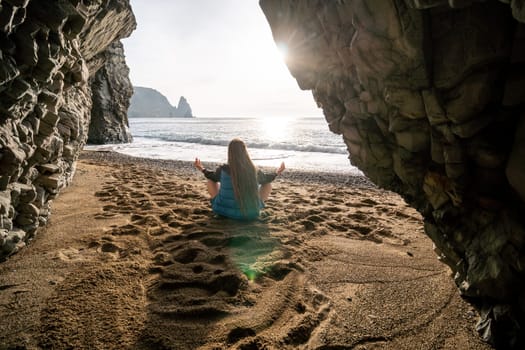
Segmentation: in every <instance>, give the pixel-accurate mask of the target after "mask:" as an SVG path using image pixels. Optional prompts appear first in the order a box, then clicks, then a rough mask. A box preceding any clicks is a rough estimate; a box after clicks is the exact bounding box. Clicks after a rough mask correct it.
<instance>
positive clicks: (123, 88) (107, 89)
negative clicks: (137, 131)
mask: <svg viewBox="0 0 525 350" xmlns="http://www.w3.org/2000/svg"><path fill="white" fill-rule="evenodd" d="M101 56H102V57H103V58H104V61H105V63H104V65H103V66H102V68H100V69H99V70H98V71H97V73H96V74H95V75H94V76H93V77H92V78H91V80H90V86H91V92H92V102H93V107H92V108H91V123H90V124H89V134H88V141H87V142H88V143H92V144H106V143H127V142H131V141H132V140H133V138H132V137H131V133H130V131H129V123H128V108H129V104H130V99H131V96H132V95H133V85H132V84H131V81H130V80H129V68H128V66H127V65H126V60H125V57H124V47H123V46H122V43H121V42H120V41H115V42H114V43H113V44H111V45H110V46H109V47H108V48H107V49H106V50H105V51H104V52H103V54H102V55H101Z"/></svg>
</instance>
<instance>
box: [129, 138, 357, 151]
mask: <svg viewBox="0 0 525 350" xmlns="http://www.w3.org/2000/svg"><path fill="white" fill-rule="evenodd" d="M137 136H138V135H137ZM140 137H144V138H146V139H157V140H161V141H164V142H179V143H193V144H200V145H209V146H225V147H226V146H228V144H229V143H230V140H224V139H210V138H203V137H178V136H174V135H167V136H161V135H154V136H153V135H151V136H150V135H141V136H140ZM246 146H247V147H248V148H254V149H271V150H283V151H295V152H319V153H335V154H346V153H347V151H346V149H345V148H343V147H333V146H324V145H312V144H304V145H302V144H289V143H282V142H276V143H270V142H247V143H246Z"/></svg>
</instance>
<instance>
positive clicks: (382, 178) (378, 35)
mask: <svg viewBox="0 0 525 350" xmlns="http://www.w3.org/2000/svg"><path fill="white" fill-rule="evenodd" d="M505 3H507V4H505ZM508 3H511V6H509V4H508ZM260 5H261V7H262V9H263V11H264V13H265V15H266V17H267V19H268V22H269V23H270V26H271V28H272V32H273V35H274V39H275V41H276V42H277V43H279V44H285V45H287V46H288V51H289V57H288V59H287V64H288V67H289V70H290V72H291V74H292V75H293V76H294V77H295V78H296V79H297V82H298V83H299V86H300V87H301V88H302V89H307V90H312V91H313V95H314V98H315V100H316V101H317V103H318V105H319V106H320V107H322V108H323V111H324V115H325V117H326V120H327V122H328V124H329V127H330V129H331V130H332V131H333V132H335V133H338V134H342V135H343V138H344V140H345V143H346V145H347V146H348V151H349V153H350V159H351V162H352V163H353V164H354V165H356V166H358V167H359V168H360V169H361V170H363V172H364V173H365V174H366V175H368V176H369V177H370V178H371V179H372V180H373V181H374V182H375V183H377V184H379V185H380V186H382V187H385V188H388V189H390V190H393V191H396V192H398V193H400V194H402V195H403V196H404V198H405V199H406V201H407V202H408V203H410V204H411V205H412V206H414V207H415V208H417V209H418V210H419V211H420V212H421V213H422V214H423V216H424V218H425V230H426V233H427V235H428V236H430V237H431V239H432V240H433V241H434V243H435V247H436V248H435V251H436V253H437V255H438V256H439V258H440V259H442V261H443V262H444V263H446V264H448V265H449V266H450V268H451V269H452V271H453V276H454V280H455V282H456V284H457V286H458V288H459V292H460V293H461V294H462V295H463V296H464V297H465V298H466V299H468V300H469V301H470V302H472V303H473V304H474V305H475V306H476V307H477V308H478V310H479V311H480V315H481V320H480V322H479V323H478V325H477V327H478V330H479V332H480V334H481V335H482V336H483V338H484V339H486V340H488V341H491V342H492V343H494V344H496V345H498V346H501V347H502V348H507V347H514V348H523V346H524V345H523V344H524V343H523V341H524V335H523V331H522V329H523V328H524V327H525V288H524V287H525V286H524V284H525V215H524V214H525V205H524V204H525V141H524V140H525V117H524V114H523V112H524V105H523V103H524V102H525V88H524V86H523V82H524V81H525V26H524V24H523V23H521V22H523V21H525V7H523V6H522V2H519V1H512V2H510V1H502V2H499V1H495V0H492V1H486V2H476V1H469V0H466V1H455V0H450V1H446V0H426V1H421V0H376V1H370V0H358V1H324V0H261V1H260ZM520 21H521V22H520Z"/></svg>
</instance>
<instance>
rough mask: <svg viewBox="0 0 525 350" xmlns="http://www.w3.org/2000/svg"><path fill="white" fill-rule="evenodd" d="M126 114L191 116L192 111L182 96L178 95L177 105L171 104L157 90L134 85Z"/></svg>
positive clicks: (145, 116) (141, 116)
mask: <svg viewBox="0 0 525 350" xmlns="http://www.w3.org/2000/svg"><path fill="white" fill-rule="evenodd" d="M128 116H129V117H130V118H150V117H155V118H162V117H177V118H191V117H193V112H192V110H191V107H190V104H189V103H188V101H187V100H186V98H185V97H184V96H181V97H180V99H179V104H178V105H177V106H172V105H171V103H170V102H169V101H168V99H167V97H166V96H164V95H163V94H161V93H160V92H159V91H157V90H155V89H152V88H147V87H141V86H135V87H134V93H133V96H132V98H131V105H130V107H129V111H128Z"/></svg>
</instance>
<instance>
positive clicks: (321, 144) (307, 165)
mask: <svg viewBox="0 0 525 350" xmlns="http://www.w3.org/2000/svg"><path fill="white" fill-rule="evenodd" d="M129 127H130V131H131V134H132V135H133V142H132V143H128V144H111V145H102V146H90V145H88V146H86V149H88V150H112V151H116V152H119V153H123V154H127V155H131V156H136V157H143V158H153V159H172V160H183V161H194V160H195V158H200V159H201V160H202V162H203V163H205V165H206V162H213V163H225V162H226V161H227V157H228V156H227V154H228V153H227V147H228V143H229V142H230V140H231V139H233V138H240V139H242V140H243V141H244V142H245V143H246V145H247V147H248V152H249V154H250V156H251V158H252V160H253V162H254V164H255V165H257V166H269V167H278V166H279V165H280V164H281V162H285V164H286V167H287V168H289V169H297V170H306V171H322V172H330V173H343V174H349V175H362V173H361V172H360V171H359V170H358V169H357V168H356V167H354V166H352V165H351V164H350V161H349V159H348V152H347V149H346V146H345V144H344V142H343V139H342V136H341V135H336V134H334V133H332V132H330V131H329V130H328V124H327V123H326V121H325V120H324V119H323V118H322V117H321V118H320V117H317V118H313V117H312V118H271V117H269V118H224V117H221V118H219V117H216V118H211V117H210V118H130V119H129Z"/></svg>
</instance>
